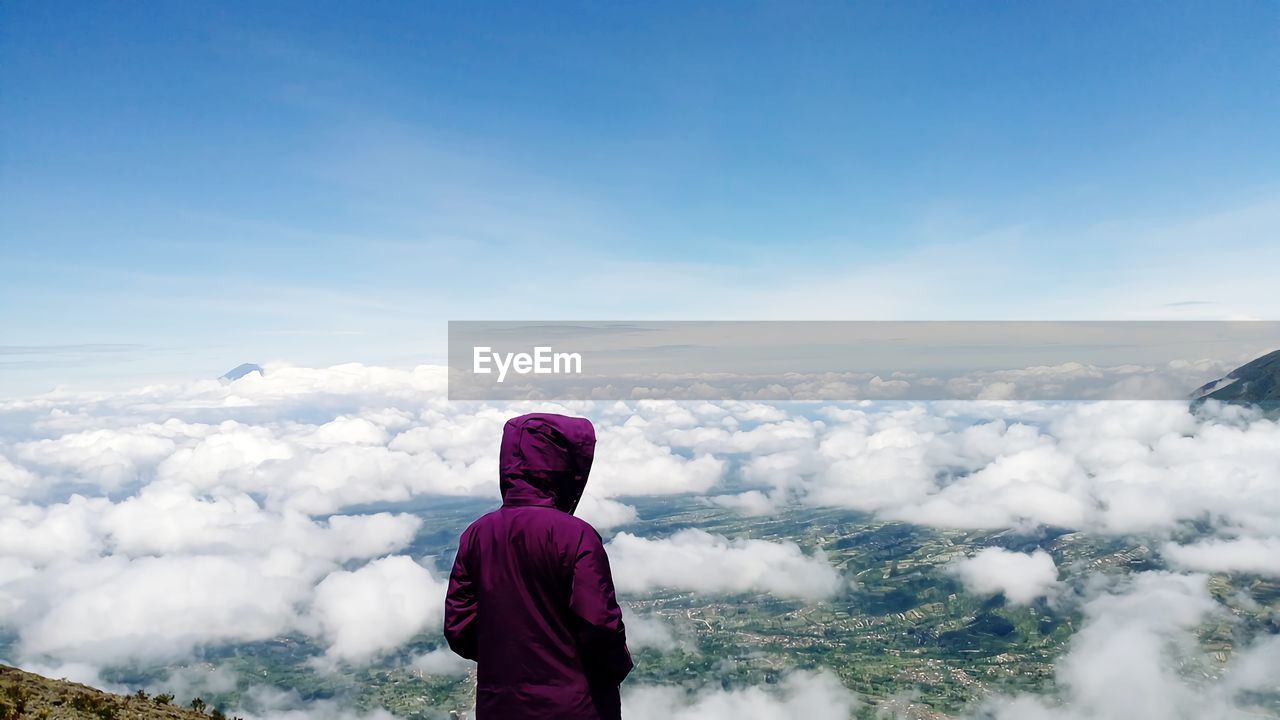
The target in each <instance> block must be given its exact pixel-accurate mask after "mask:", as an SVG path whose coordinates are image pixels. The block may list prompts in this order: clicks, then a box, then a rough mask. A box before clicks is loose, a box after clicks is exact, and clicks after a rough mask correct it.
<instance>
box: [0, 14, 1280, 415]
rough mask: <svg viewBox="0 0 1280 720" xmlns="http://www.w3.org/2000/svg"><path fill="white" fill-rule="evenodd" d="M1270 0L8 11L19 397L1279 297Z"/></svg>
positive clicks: (1119, 314) (6, 168)
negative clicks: (330, 368) (855, 323)
mask: <svg viewBox="0 0 1280 720" xmlns="http://www.w3.org/2000/svg"><path fill="white" fill-rule="evenodd" d="M1278 19H1280V14H1278V11H1277V10H1276V7H1275V5H1274V4H1273V3H1263V2H1215V3H1210V2H1203V3H1180V2H1173V3H1164V4H1159V5H1156V4H1149V3H1104V2H1099V3H1060V4H1056V5H1055V4H1049V3H1018V4H1012V3H988V4H976V3H964V4H962V3H841V4H837V3H829V4H828V3H791V2H777V3H736V2H735V3H723V4H717V3H701V4H693V3H644V4H639V3H634V4H633V3H590V4H586V3H584V4H576V3H554V4H552V3H536V4H535V3H468V4H461V3H459V4H445V3H333V2H296V3H290V2H274V3H248V2H243V3H237V2H230V3H194V2H192V3H169V2H166V3H146V2H136V3H123V2H120V3H113V2H106V3H89V2H85V3H69V2H57V3H46V2H6V3H3V4H0V328H3V336H0V394H9V395H11V394H27V393H29V392H37V391H42V390H45V389H48V388H50V387H52V386H54V385H56V384H70V385H79V384H89V385H93V384H99V385H101V384H111V383H119V382H136V381H137V380H138V379H170V378H177V377H205V376H209V375H216V374H218V373H220V372H222V371H223V370H225V369H227V368H229V367H231V366H232V365H235V364H237V363H239V362H242V361H257V362H266V361H273V360H280V361H289V362H294V363H298V364H329V363H334V362H342V361H362V362H367V363H380V364H390V365H412V364H415V363H418V362H423V361H438V360H440V359H442V358H443V341H444V323H445V321H446V320H448V319H481V318H493V319H499V318H502V319H506V318H521V319H559V318H595V319H602V318H651V319H668V318H670V319H675V318H699V319H702V318H707V319H717V318H762V319H778V318H797V319H807V318H822V319H825V318H847V319H881V318H886V319H888V318H892V319H904V318H914V319H948V318H975V319H1002V318H1020V319H1039V318H1082V319H1083V318H1165V317H1169V318H1197V319H1198V318H1222V317H1264V318H1266V319H1280V302H1278V301H1277V300H1276V299H1275V297H1274V296H1275V292H1274V288H1273V287H1272V286H1273V285H1274V275H1275V267H1276V265H1277V262H1280V250H1277V246H1278V245H1280V243H1277V242H1276V240H1277V237H1278V236H1280V178H1278V177H1277V172H1276V168H1280V133H1277V132H1276V128H1277V127H1280V81H1278V80H1277V77H1280V75H1278V74H1277V69H1280V31H1278V30H1277V27H1280V25H1278Z"/></svg>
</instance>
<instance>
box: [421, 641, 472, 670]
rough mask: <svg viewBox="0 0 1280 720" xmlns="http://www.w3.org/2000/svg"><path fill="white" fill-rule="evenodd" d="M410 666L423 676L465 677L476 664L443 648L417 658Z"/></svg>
mask: <svg viewBox="0 0 1280 720" xmlns="http://www.w3.org/2000/svg"><path fill="white" fill-rule="evenodd" d="M410 666H411V667H412V668H413V669H414V670H417V671H418V672H420V673H422V674H424V675H466V674H467V671H468V670H470V669H472V668H474V667H475V666H476V664H475V663H474V662H471V661H470V660H464V659H463V658H461V657H459V656H458V655H456V654H455V653H454V652H453V651H452V650H450V649H449V648H447V647H445V648H436V649H435V650H432V651H430V652H426V653H423V654H421V655H419V656H417V657H416V658H414V659H413V662H411V663H410Z"/></svg>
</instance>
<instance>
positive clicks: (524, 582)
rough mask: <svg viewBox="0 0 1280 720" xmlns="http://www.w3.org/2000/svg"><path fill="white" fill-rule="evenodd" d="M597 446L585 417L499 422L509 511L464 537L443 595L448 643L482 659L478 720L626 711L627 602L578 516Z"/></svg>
mask: <svg viewBox="0 0 1280 720" xmlns="http://www.w3.org/2000/svg"><path fill="white" fill-rule="evenodd" d="M595 445H596V435H595V429H594V428H593V427H592V426H591V422H590V421H589V420H587V419H586V418H574V417H566V416H564V415H551V414H543V413H536V414H532V415H522V416H520V417H517V418H512V419H511V420H508V421H507V424H506V426H505V427H504V428H503V429H502V450H501V455H500V458H499V464H498V473H499V476H500V485H501V488H502V507H500V508H498V509H497V510H494V511H493V512H491V513H488V514H486V515H484V516H483V517H481V518H480V519H478V520H476V521H475V522H473V523H472V524H471V526H470V527H468V528H467V529H466V531H464V532H463V533H462V537H461V539H460V540H459V542H458V557H457V559H456V560H455V561H454V564H453V572H452V574H451V575H450V577H449V592H448V595H447V597H446V599H445V615H444V635H445V638H446V639H447V640H448V641H449V647H451V648H453V651H454V652H456V653H458V654H459V655H461V656H462V657H464V658H468V659H470V660H475V661H476V662H477V663H479V668H478V670H479V680H478V683H477V687H476V718H477V720H522V719H524V718H529V719H532V718H557V720H618V719H619V718H621V716H622V711H621V705H620V703H619V699H618V685H619V684H620V683H621V682H622V680H623V678H625V677H626V676H627V673H629V672H630V671H631V667H632V664H631V654H630V653H629V652H628V651H627V642H626V635H625V633H624V631H623V625H622V610H621V609H620V608H619V607H618V601H617V599H616V598H615V597H614V591H613V577H612V575H611V574H610V572H609V559H608V557H606V556H605V551H604V543H603V542H602V540H601V538H600V534H599V533H597V532H596V531H595V529H594V528H592V527H591V526H590V525H588V524H587V523H586V521H584V520H580V519H578V518H576V517H574V516H573V511H574V509H575V508H576V507H577V506H578V500H579V499H581V497H582V491H583V488H584V487H585V486H586V483H587V474H588V473H589V472H590V471H591V460H592V457H593V456H594V455H595Z"/></svg>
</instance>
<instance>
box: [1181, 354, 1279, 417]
mask: <svg viewBox="0 0 1280 720" xmlns="http://www.w3.org/2000/svg"><path fill="white" fill-rule="evenodd" d="M1206 400H1217V401H1219V402H1224V403H1230V404H1232V405H1258V406H1261V407H1263V408H1266V409H1273V408H1277V407H1280V350H1276V351H1274V352H1270V353H1267V354H1266V355H1263V356H1262V357H1260V358H1257V359H1256V360H1251V361H1249V362H1247V363H1245V364H1244V365H1241V366H1240V367H1238V368H1236V369H1235V370H1232V371H1231V372H1229V373H1227V374H1226V376H1225V377H1221V378H1218V379H1217V380H1214V381H1213V382H1209V383H1205V384H1204V385H1201V386H1200V387H1199V388H1197V389H1196V391H1195V392H1193V393H1191V401H1192V406H1193V407H1195V406H1199V405H1201V404H1203V403H1204V402H1205V401H1206Z"/></svg>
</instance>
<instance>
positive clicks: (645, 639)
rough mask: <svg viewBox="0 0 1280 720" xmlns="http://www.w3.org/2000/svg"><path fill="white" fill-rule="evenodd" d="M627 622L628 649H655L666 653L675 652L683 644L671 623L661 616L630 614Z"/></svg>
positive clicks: (627, 616)
mask: <svg viewBox="0 0 1280 720" xmlns="http://www.w3.org/2000/svg"><path fill="white" fill-rule="evenodd" d="M625 622H626V626H627V647H629V648H631V649H632V650H642V649H644V648H653V649H655V650H661V651H664V652H666V651H670V650H675V649H676V648H678V647H680V646H681V645H682V644H683V643H682V642H681V640H680V639H679V638H677V637H676V631H675V629H674V628H673V627H672V625H671V623H670V622H669V621H667V620H664V619H662V618H661V617H659V616H656V615H636V614H631V613H628V614H627V615H626V619H625Z"/></svg>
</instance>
